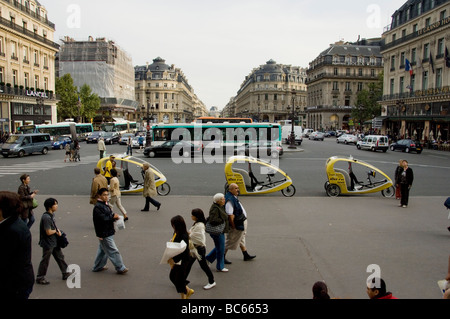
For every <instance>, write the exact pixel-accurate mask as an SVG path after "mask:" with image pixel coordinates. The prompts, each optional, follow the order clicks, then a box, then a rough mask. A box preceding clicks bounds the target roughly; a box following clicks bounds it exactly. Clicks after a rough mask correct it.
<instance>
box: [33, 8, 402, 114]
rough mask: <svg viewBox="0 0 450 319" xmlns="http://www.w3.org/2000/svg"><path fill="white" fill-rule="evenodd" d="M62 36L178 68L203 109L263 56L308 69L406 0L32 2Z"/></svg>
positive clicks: (229, 91) (223, 98)
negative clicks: (103, 42)
mask: <svg viewBox="0 0 450 319" xmlns="http://www.w3.org/2000/svg"><path fill="white" fill-rule="evenodd" d="M39 2H40V3H41V4H42V5H44V7H45V8H46V9H47V11H48V17H49V20H50V21H52V22H53V23H55V25H56V32H55V38H54V41H55V42H58V43H59V40H60V39H62V38H63V37H64V36H66V35H67V36H69V37H72V38H74V39H75V40H87V38H88V36H93V37H94V38H97V37H105V38H107V39H108V40H113V41H115V43H116V44H117V45H118V46H119V47H121V48H122V49H123V50H124V51H126V52H127V53H128V54H129V55H130V56H131V57H132V59H133V65H145V64H146V62H149V63H152V60H153V59H155V58H156V57H161V58H163V59H165V60H166V63H167V64H169V65H171V64H174V65H175V67H177V68H181V69H182V71H183V73H184V74H185V76H186V77H187V79H188V82H189V84H190V85H191V86H192V87H193V89H194V91H195V93H196V94H197V96H198V97H199V99H200V100H202V101H203V103H205V105H206V107H207V108H208V109H209V108H210V107H211V106H217V107H219V108H220V109H222V108H223V107H224V106H225V105H226V104H227V103H228V101H229V100H230V98H231V97H233V96H235V95H236V92H237V91H238V90H239V87H240V85H241V84H242V82H243V81H244V79H245V76H247V75H248V74H249V73H250V72H251V70H252V69H253V68H255V67H258V66H260V65H262V64H265V63H266V62H267V61H268V60H270V59H273V60H275V61H276V62H277V63H281V64H291V65H295V66H301V67H308V65H309V62H311V61H312V60H314V59H315V58H316V57H317V56H318V54H319V53H320V52H322V51H323V50H325V49H326V48H327V47H328V46H329V45H330V44H331V43H334V42H336V41H338V40H340V39H343V40H345V41H356V40H357V39H358V36H360V37H361V38H374V37H380V36H381V34H382V33H383V28H384V27H385V26H387V25H388V24H390V22H391V16H392V14H393V13H394V12H395V11H396V10H397V9H399V8H400V7H401V6H402V5H403V4H404V3H405V2H406V0H369V1H367V0H358V1H356V0H352V1H350V0H341V1H335V0H322V1H317V0H277V1H275V0H272V1H269V0H221V1H216V0H209V1H207V0H171V1H154V0H126V1H122V0H120V1H119V0H57V1H56V0H39Z"/></svg>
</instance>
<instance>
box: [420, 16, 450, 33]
mask: <svg viewBox="0 0 450 319" xmlns="http://www.w3.org/2000/svg"><path fill="white" fill-rule="evenodd" d="M449 23H450V17H448V18H445V19H442V20H440V21H438V22H435V23H433V24H430V25H429V26H428V27H426V28H423V29H421V30H418V31H417V35H424V34H426V33H428V32H431V31H433V30H435V29H437V28H440V27H443V26H445V25H447V24H449Z"/></svg>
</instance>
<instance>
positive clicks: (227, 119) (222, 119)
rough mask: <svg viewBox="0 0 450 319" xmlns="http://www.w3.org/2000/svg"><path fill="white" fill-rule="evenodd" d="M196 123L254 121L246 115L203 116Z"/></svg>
mask: <svg viewBox="0 0 450 319" xmlns="http://www.w3.org/2000/svg"><path fill="white" fill-rule="evenodd" d="M195 122H196V123H253V120H252V119H251V118H246V117H213V116H202V117H199V118H197V119H196V120H195Z"/></svg>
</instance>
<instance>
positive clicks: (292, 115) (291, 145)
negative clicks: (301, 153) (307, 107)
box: [287, 89, 300, 149]
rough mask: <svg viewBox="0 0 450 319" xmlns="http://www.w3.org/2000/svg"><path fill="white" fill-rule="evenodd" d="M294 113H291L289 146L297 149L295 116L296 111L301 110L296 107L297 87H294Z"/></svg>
mask: <svg viewBox="0 0 450 319" xmlns="http://www.w3.org/2000/svg"><path fill="white" fill-rule="evenodd" d="M291 94H292V113H291V138H290V142H289V146H288V148H291V149H296V148H297V147H296V146H295V131H294V118H295V111H297V112H298V111H299V109H300V108H299V107H298V106H297V108H296V107H295V94H296V92H295V89H292V92H291ZM287 109H288V111H289V109H290V106H289V105H288V107H287Z"/></svg>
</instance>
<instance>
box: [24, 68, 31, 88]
mask: <svg viewBox="0 0 450 319" xmlns="http://www.w3.org/2000/svg"><path fill="white" fill-rule="evenodd" d="M23 80H24V84H25V88H26V89H28V85H29V82H30V75H29V74H28V73H27V72H25V73H24V75H23Z"/></svg>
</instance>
